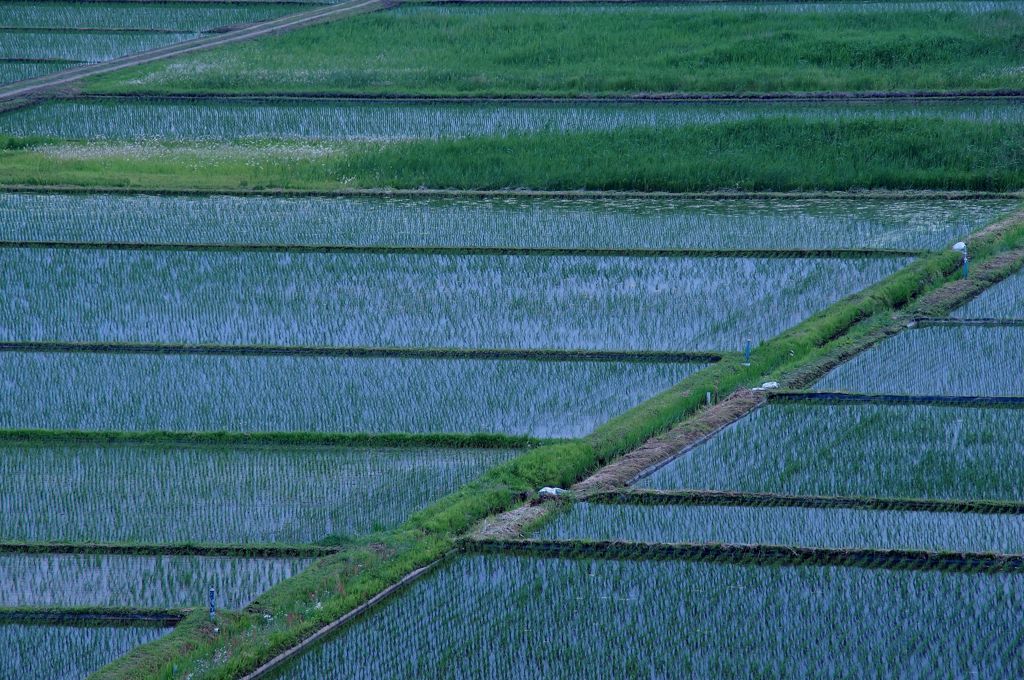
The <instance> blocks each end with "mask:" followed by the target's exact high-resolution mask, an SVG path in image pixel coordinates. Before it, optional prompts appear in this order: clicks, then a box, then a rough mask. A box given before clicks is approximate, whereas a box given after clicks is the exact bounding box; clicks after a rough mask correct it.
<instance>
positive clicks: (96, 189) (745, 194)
mask: <svg viewBox="0 0 1024 680" xmlns="http://www.w3.org/2000/svg"><path fill="white" fill-rule="evenodd" d="M18 106H21V105H20V104H19V105H18ZM2 111H4V102H3V101H0V112H2ZM0 192H7V193H24V194H111V195H145V196H270V197H277V196H280V197H286V198H296V197H298V198H301V197H310V198H316V197H322V198H344V197H350V196H372V197H385V198H390V197H412V198H415V197H435V198H579V199H604V198H642V199H655V198H666V199H722V200H751V199H773V198H777V199H808V198H822V199H825V198H827V199H856V200H858V201H864V200H881V201H891V200H894V199H932V200H936V199H943V200H951V201H954V200H972V201H973V200H988V199H992V200H1015V199H1021V198H1024V190H1019V191H947V190H942V189H899V190H893V189H851V190H848V191H732V190H728V191H675V192H674V191H613V190H597V189H593V190H591V189H573V190H546V189H389V188H383V187H382V188H376V189H358V188H338V189H237V188H225V189H178V188H169V187H147V188H142V187H124V186H81V185H74V184H0Z"/></svg>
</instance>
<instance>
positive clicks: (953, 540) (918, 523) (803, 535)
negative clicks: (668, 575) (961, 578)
mask: <svg viewBox="0 0 1024 680" xmlns="http://www.w3.org/2000/svg"><path fill="white" fill-rule="evenodd" d="M537 537H538V538H546V539H557V540H602V541H642V542H647V543H727V544H734V545H735V544H741V545H758V544H760V545H792V546H800V547H807V548H839V549H843V548H874V549H881V550H928V551H937V552H986V553H991V552H998V553H1016V554H1024V518H1022V517H1021V516H1019V515H983V514H969V513H954V512H904V511H895V510H850V509H843V508H827V509H826V508H787V507H723V506H714V505H707V506H699V505H687V506H684V505H619V504H616V505H604V504H600V503H576V504H574V505H573V506H572V508H571V509H570V510H569V511H568V512H567V513H565V514H563V515H560V516H559V517H557V518H556V519H555V520H553V521H552V522H551V523H550V524H549V525H547V526H546V527H545V528H544V529H542V530H541V531H540V532H539V533H538V534H537Z"/></svg>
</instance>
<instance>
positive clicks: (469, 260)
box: [0, 249, 909, 350]
mask: <svg viewBox="0 0 1024 680" xmlns="http://www.w3.org/2000/svg"><path fill="white" fill-rule="evenodd" d="M908 261H909V260H908V259H907V258H886V259H821V260H818V259H776V258H759V259H753V258H629V257H589V256H585V257H576V256H572V257H535V256H506V255H501V256H490V255H488V256H451V255H375V254H293V253H252V252H248V253H220V252H217V253H195V252H130V251H129V252H125V251H102V250H94V251H74V250H62V249H46V250H29V251H24V250H15V249H8V250H0V287H2V288H3V290H4V291H5V295H4V296H3V298H2V302H0V338H2V339H5V340H74V341H84V342H85V341H143V342H172V343H174V342H184V343H219V344H239V343H240V344H265V345H355V346H387V347H394V346H401V347H406V346H420V347H424V346H425V347H472V348H481V347H484V348H486V347H511V348H530V349H537V348H558V349H615V350H618V349H629V350H680V349H693V350H698V349H699V350H720V349H723V348H724V349H732V350H739V349H740V348H742V347H743V344H744V342H745V339H746V338H752V339H753V340H754V342H755V343H756V342H759V341H762V340H766V339H768V338H771V337H773V336H775V335H777V334H778V333H779V332H781V331H782V330H784V329H785V328H787V327H789V326H792V325H795V324H796V323H798V322H799V321H800V320H801V319H803V318H805V317H807V316H808V315H809V314H811V313H813V312H815V311H818V310H820V309H822V308H824V307H826V306H827V305H828V304H830V303H832V302H834V301H836V300H838V299H840V298H841V297H843V296H845V295H849V294H852V293H854V292H856V291H858V290H860V289H862V288H864V287H866V286H868V285H870V284H871V283H874V282H876V281H878V280H880V279H882V278H885V277H886V276H888V275H890V274H892V273H894V272H895V271H897V270H898V269H900V268H901V267H903V266H905V265H906V264H907V262H908ZM26 310H31V313H30V314H29V313H26Z"/></svg>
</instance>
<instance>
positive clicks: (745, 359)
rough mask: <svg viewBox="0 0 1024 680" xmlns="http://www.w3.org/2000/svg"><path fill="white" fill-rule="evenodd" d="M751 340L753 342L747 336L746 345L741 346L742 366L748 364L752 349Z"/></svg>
mask: <svg viewBox="0 0 1024 680" xmlns="http://www.w3.org/2000/svg"><path fill="white" fill-rule="evenodd" d="M752 342H753V340H751V339H750V338H747V345H746V347H744V348H743V365H744V366H749V365H750V351H751V349H752V347H751V343H752Z"/></svg>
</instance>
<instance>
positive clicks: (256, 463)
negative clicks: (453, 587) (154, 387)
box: [0, 445, 518, 599]
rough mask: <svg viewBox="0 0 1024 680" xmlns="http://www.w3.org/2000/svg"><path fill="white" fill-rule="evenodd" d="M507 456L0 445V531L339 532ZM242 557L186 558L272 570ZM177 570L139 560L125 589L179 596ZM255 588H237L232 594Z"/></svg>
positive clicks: (223, 571)
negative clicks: (139, 578)
mask: <svg viewBox="0 0 1024 680" xmlns="http://www.w3.org/2000/svg"><path fill="white" fill-rule="evenodd" d="M517 453H518V451H516V450H509V449H414V448H410V449H379V448H329V447H295V446H293V447H249V448H247V447H202V448H195V447H193V448H186V447H178V446H166V447H144V446H95V445H91V446H90V445H67V446H23V445H22V446H19V445H8V446H4V447H3V448H0V470H2V472H3V474H2V475H0V487H2V489H3V493H2V494H0V508H2V510H3V512H2V513H0V517H2V519H0V538H2V539H3V540H17V541H51V540H52V541H57V540H59V541H77V542H83V541H99V542H141V543H181V542H193V543H286V544H295V543H308V542H312V541H318V540H321V539H323V538H324V537H326V536H328V535H333V536H337V537H350V536H356V535H361V534H366V533H369V532H371V531H374V530H384V529H390V528H393V527H395V526H397V525H399V524H401V523H402V522H403V521H405V520H406V519H407V518H408V516H409V515H410V514H412V513H413V512H415V511H416V510H419V509H421V508H422V507H424V506H426V505H428V504H429V503H430V502H431V501H433V500H436V499H437V498H440V497H441V496H444V495H445V494H448V493H451V492H452V491H455V490H456V489H457V488H459V487H460V486H462V485H463V484H465V483H467V482H469V481H470V480H472V479H475V478H476V477H478V476H479V475H481V474H483V473H484V472H485V471H486V470H487V469H489V468H490V467H492V466H494V465H497V464H499V463H502V462H504V461H507V460H509V459H511V458H512V457H514V456H515V455H516V454H517ZM132 559H135V558H132ZM140 559H141V558H140ZM205 559H206V558H204V560H205ZM246 564H248V561H245V560H243V561H241V562H238V561H232V560H224V561H222V562H219V563H217V562H206V561H201V562H195V563H193V566H196V567H197V568H198V567H200V566H203V565H205V567H204V568H206V569H207V570H208V571H214V573H216V571H215V570H219V571H220V576H219V578H222V579H224V580H225V581H227V580H228V579H232V578H234V579H236V580H241V582H242V585H243V586H244V584H245V583H246V582H248V583H250V584H251V585H252V586H253V587H255V586H256V583H257V582H259V581H260V579H263V578H265V577H266V576H267V575H271V574H274V573H275V571H274V570H271V571H270V572H269V574H268V572H266V571H264V572H262V573H260V572H255V573H252V574H246V573H244V571H243V570H244V569H249V568H251V567H245V566H244V565H246ZM293 564H294V563H293ZM218 565H219V566H218ZM257 566H258V565H257ZM188 567H189V563H187V562H186V563H182V564H180V566H178V567H175V568H177V569H181V570H182V574H183V575H182V576H181V584H180V586H179V585H175V579H176V578H177V577H176V576H174V575H173V571H174V569H175V568H171V567H168V566H166V565H161V564H155V565H153V566H151V567H150V568H152V569H153V570H154V574H153V575H152V578H153V579H154V580H155V581H156V582H155V583H153V584H152V585H148V584H147V583H145V582H144V583H142V584H141V585H136V586H135V588H136V589H137V591H136V592H137V594H138V595H139V596H140V597H141V596H143V595H145V593H146V591H147V590H148V589H149V588H154V589H157V588H166V589H170V590H169V592H167V593H166V594H167V596H168V597H171V596H174V597H177V596H179V595H181V594H182V592H183V591H182V590H181V588H182V587H184V586H187V585H188V584H187V582H186V581H185V578H186V576H185V570H186V569H187V568H188ZM120 568H121V569H122V570H127V569H128V567H127V566H122V567H120ZM140 568H143V567H140ZM275 569H277V567H275ZM2 571H3V569H2V568H0V572H2ZM168 572H172V573H168ZM276 573H278V574H280V572H276ZM268 585H269V584H268ZM264 590H265V588H264ZM258 592H260V591H259V590H256V591H252V592H250V590H248V589H246V590H245V591H244V593H242V594H240V595H239V596H240V597H242V598H243V599H244V596H247V595H246V594H251V595H255V594H256V593H258ZM111 596H112V597H113V596H115V595H113V594H112V595H111ZM151 596H152V597H158V596H160V593H159V592H158V591H155V592H153V593H152V594H151Z"/></svg>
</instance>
